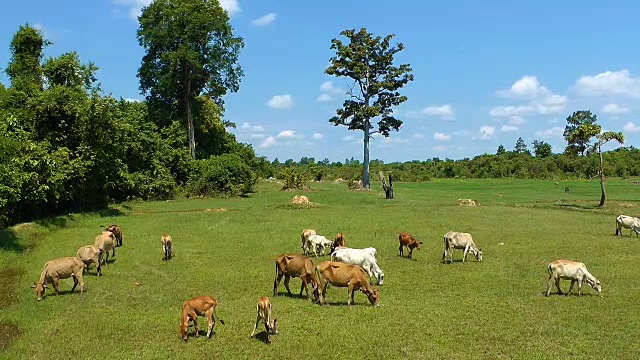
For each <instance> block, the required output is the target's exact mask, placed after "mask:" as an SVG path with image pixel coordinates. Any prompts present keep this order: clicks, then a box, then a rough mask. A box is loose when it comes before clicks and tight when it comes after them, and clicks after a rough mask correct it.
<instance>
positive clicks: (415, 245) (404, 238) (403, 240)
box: [398, 232, 422, 259]
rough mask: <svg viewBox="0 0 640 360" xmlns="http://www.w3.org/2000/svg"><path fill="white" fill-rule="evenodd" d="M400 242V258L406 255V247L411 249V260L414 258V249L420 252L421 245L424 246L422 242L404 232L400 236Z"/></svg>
mask: <svg viewBox="0 0 640 360" xmlns="http://www.w3.org/2000/svg"><path fill="white" fill-rule="evenodd" d="M398 240H399V241H400V247H398V250H399V251H400V256H403V255H404V247H405V246H406V247H407V249H409V259H411V258H412V257H413V249H418V250H420V245H422V241H418V240H416V239H414V238H413V236H411V234H409V233H406V232H402V233H400V235H398Z"/></svg>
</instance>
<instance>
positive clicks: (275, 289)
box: [273, 265, 284, 296]
mask: <svg viewBox="0 0 640 360" xmlns="http://www.w3.org/2000/svg"><path fill="white" fill-rule="evenodd" d="M276 266H277V265H276ZM282 276H284V275H283V274H281V273H280V272H278V273H277V274H276V278H275V280H273V296H278V284H280V280H282Z"/></svg>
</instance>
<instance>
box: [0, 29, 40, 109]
mask: <svg viewBox="0 0 640 360" xmlns="http://www.w3.org/2000/svg"><path fill="white" fill-rule="evenodd" d="M49 45H51V42H49V41H47V40H45V39H44V37H43V36H42V32H41V31H40V30H38V29H36V28H34V27H33V26H30V25H29V24H26V25H20V27H19V28H18V31H17V32H16V33H15V35H14V36H13V39H12V40H11V45H10V50H11V60H10V61H9V66H8V67H7V69H6V70H5V71H6V73H7V75H9V78H10V79H11V90H12V92H13V98H14V102H15V104H14V106H15V107H20V106H22V105H24V102H25V101H26V99H27V98H29V97H32V96H33V95H34V94H35V93H37V92H38V91H42V86H43V82H42V65H41V62H42V57H43V51H44V48H45V47H47V46H49Z"/></svg>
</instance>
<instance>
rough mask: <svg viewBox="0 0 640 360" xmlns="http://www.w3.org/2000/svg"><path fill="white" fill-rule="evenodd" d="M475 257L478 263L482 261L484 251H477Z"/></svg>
mask: <svg viewBox="0 0 640 360" xmlns="http://www.w3.org/2000/svg"><path fill="white" fill-rule="evenodd" d="M475 257H476V260H477V261H482V249H478V250H476V253H475Z"/></svg>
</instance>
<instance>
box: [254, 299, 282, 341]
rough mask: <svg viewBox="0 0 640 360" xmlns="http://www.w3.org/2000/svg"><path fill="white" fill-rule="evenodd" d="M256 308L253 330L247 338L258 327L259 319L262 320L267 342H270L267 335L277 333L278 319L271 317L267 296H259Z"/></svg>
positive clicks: (269, 302)
mask: <svg viewBox="0 0 640 360" xmlns="http://www.w3.org/2000/svg"><path fill="white" fill-rule="evenodd" d="M257 310H258V317H257V318H256V325H255V326H254V327H253V331H252V332H251V335H250V336H249V339H253V337H254V336H255V334H256V329H258V324H260V321H264V329H265V330H266V332H267V343H271V340H270V339H269V335H270V334H273V335H275V334H277V333H278V321H277V320H276V319H274V318H272V314H271V301H269V297H267V296H261V297H260V298H258V305H257Z"/></svg>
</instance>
